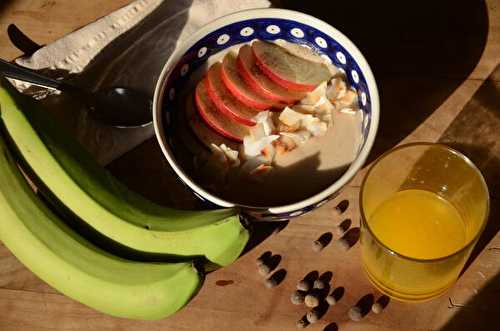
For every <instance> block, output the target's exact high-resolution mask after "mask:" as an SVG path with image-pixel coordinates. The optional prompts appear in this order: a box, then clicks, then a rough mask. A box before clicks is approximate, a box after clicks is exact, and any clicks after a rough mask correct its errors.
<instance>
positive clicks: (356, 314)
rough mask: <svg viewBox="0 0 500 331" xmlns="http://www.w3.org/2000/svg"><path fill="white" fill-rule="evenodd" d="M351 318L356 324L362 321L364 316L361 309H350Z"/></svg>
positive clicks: (356, 307)
mask: <svg viewBox="0 0 500 331" xmlns="http://www.w3.org/2000/svg"><path fill="white" fill-rule="evenodd" d="M348 314H349V318H350V319H351V320H353V321H355V322H358V321H361V318H363V314H362V311H361V308H359V307H358V306H354V307H352V308H351V309H349V313H348Z"/></svg>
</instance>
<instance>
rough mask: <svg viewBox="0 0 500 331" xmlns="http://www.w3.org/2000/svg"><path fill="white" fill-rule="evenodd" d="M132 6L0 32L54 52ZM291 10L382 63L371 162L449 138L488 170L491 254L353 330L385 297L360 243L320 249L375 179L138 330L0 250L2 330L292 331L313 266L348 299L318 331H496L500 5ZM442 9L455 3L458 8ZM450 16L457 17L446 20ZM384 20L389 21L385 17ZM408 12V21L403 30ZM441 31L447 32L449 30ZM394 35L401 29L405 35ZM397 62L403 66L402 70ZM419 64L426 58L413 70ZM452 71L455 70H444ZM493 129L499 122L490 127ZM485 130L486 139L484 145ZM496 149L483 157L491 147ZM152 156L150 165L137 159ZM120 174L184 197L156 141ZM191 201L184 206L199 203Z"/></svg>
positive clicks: (8, 10)
mask: <svg viewBox="0 0 500 331" xmlns="http://www.w3.org/2000/svg"><path fill="white" fill-rule="evenodd" d="M128 2H130V1H126V0H119V1H106V2H104V1H97V0H89V1H86V2H79V3H78V10H75V6H76V4H75V3H73V2H68V1H57V0H56V1H53V0H45V1H44V0H30V1H29V0H20V1H15V2H14V1H11V2H9V1H7V2H2V4H1V5H0V29H3V30H5V28H6V25H7V24H8V23H11V22H15V23H18V24H19V25H20V26H21V27H22V28H23V29H24V30H25V31H26V32H27V33H28V34H29V35H31V36H33V37H34V38H35V39H36V40H37V41H38V42H40V43H47V42H50V41H52V40H54V39H56V38H58V37H60V36H62V35H64V34H66V33H68V32H69V31H71V30H74V29H76V28H78V27H79V26H81V25H83V24H86V23H88V22H90V21H93V20H95V19H96V18H98V17H99V16H102V15H104V14H106V13H108V12H111V11H112V10H114V9H116V8H118V7H120V6H121V5H123V4H125V3H128ZM434 2H435V1H434ZM281 3H282V4H283V5H284V6H287V7H290V8H294V9H300V10H303V11H306V12H310V13H311V14H314V15H316V16H319V17H321V18H323V19H326V20H327V21H328V20H329V21H330V22H331V23H332V24H333V25H334V26H336V27H339V28H341V30H342V31H344V32H345V33H346V34H347V35H349V36H353V39H355V42H356V43H357V44H358V45H359V46H360V48H361V49H362V51H363V52H364V53H365V55H366V56H367V58H368V61H369V63H371V64H373V66H374V70H375V75H376V77H377V78H378V79H379V87H380V90H381V93H382V101H383V103H382V116H383V118H384V117H385V119H383V121H382V123H381V130H380V134H379V137H378V139H377V145H376V146H375V149H374V152H373V153H372V156H371V160H373V159H374V158H375V157H376V156H377V155H379V154H380V153H381V152H383V151H385V150H386V149H387V148H390V147H392V146H394V145H396V144H398V143H401V142H410V141H443V142H446V143H449V144H455V145H457V147H459V148H462V149H463V150H464V151H465V152H466V153H467V154H468V155H470V156H471V157H472V159H473V160H474V162H476V163H477V164H478V165H479V166H480V167H481V169H482V171H483V172H484V173H485V175H486V177H487V179H488V184H489V186H490V188H491V189H492V203H491V205H492V207H493V208H492V212H491V215H492V218H491V219H490V226H489V229H488V230H487V231H486V232H485V236H483V239H482V241H481V242H480V245H479V246H480V247H481V250H480V251H478V252H476V253H477V256H476V257H475V259H474V260H473V262H472V264H471V265H470V266H469V268H468V269H467V270H466V271H465V273H464V274H463V275H462V276H461V278H460V279H459V281H458V283H457V284H456V285H455V286H454V287H453V288H452V289H450V290H449V291H448V292H447V293H446V294H445V295H443V296H441V297H439V298H437V299H434V300H432V301H429V302H427V303H424V304H419V305H415V304H405V303H398V302H394V301H391V302H390V303H389V305H388V307H387V308H386V310H385V311H384V312H383V313H382V314H381V315H374V314H368V316H366V317H365V318H364V319H363V320H362V321H361V322H357V323H356V322H351V321H349V320H348V318H347V310H348V309H349V307H351V306H352V305H353V304H354V303H355V302H357V301H358V300H359V299H360V298H361V297H363V296H364V295H366V294H369V293H372V294H374V295H375V297H378V296H379V294H378V293H377V292H376V291H375V290H374V289H373V287H372V286H371V285H370V284H369V283H368V281H367V280H366V278H365V276H364V274H363V272H362V270H361V267H360V262H359V244H356V245H354V246H353V247H352V248H351V249H349V250H348V251H347V252H342V251H341V250H339V249H338V248H337V247H336V246H335V244H334V243H335V240H336V239H338V235H334V237H333V239H334V240H333V241H332V243H330V244H329V245H328V246H327V247H326V248H325V249H324V250H323V251H321V252H320V253H315V252H313V251H312V249H311V244H312V241H313V240H315V239H317V238H318V237H319V236H321V235H322V234H323V233H326V232H332V231H333V229H334V225H336V224H338V223H339V222H341V221H342V220H344V219H346V218H350V219H351V220H352V225H351V227H352V228H355V227H358V226H359V210H358V206H357V197H358V193H359V185H360V182H361V179H362V177H363V175H364V172H365V171H366V170H365V171H362V172H360V173H359V174H358V176H357V177H356V179H355V180H354V181H353V182H352V183H351V185H350V186H349V187H347V188H346V189H345V190H344V191H343V192H342V194H341V195H340V196H339V197H338V198H337V199H336V200H334V201H331V202H330V203H328V204H326V205H325V206H323V207H321V208H320V209H318V210H316V211H314V212H312V213H309V214H307V215H304V216H302V217H300V218H297V219H295V220H293V221H292V222H290V223H289V225H288V226H287V227H285V228H284V229H283V230H282V231H281V232H279V233H277V234H273V235H271V236H269V237H268V238H267V239H266V240H265V241H263V242H262V243H260V244H259V245H257V246H256V247H255V248H253V249H252V250H250V251H249V252H248V253H246V254H245V255H244V256H243V257H241V258H240V259H239V260H238V261H237V262H236V263H234V264H233V265H231V266H229V267H227V268H224V269H222V270H218V271H216V272H213V273H211V274H209V275H208V277H207V279H206V282H205V286H204V287H203V288H202V290H201V291H200V293H199V294H198V295H197V296H196V298H195V299H194V300H193V301H192V302H191V303H190V304H189V305H188V306H187V307H186V308H185V309H183V310H182V311H180V312H179V313H178V314H176V315H175V316H173V317H172V318H170V319H167V320H163V321H156V322H141V321H129V320H124V319H118V318H112V317H109V316H105V315H103V314H100V313H98V312H95V311H94V310H92V309H90V308H87V307H85V306H83V305H81V304H79V303H77V302H75V301H73V300H71V299H69V298H67V297H65V296H63V295H61V294H59V293H57V291H55V290H54V289H52V288H51V287H49V286H48V285H46V284H45V283H43V282H42V281H40V280H39V279H38V278H37V277H36V276H34V275H33V274H32V273H31V272H29V271H28V270H27V269H26V268H25V267H23V266H22V265H21V264H20V263H19V262H18V261H17V259H16V258H15V257H13V256H12V255H11V254H10V253H9V252H8V250H7V249H6V248H5V247H4V246H0V313H1V316H2V318H0V330H2V331H4V330H5V331H11V330H23V331H24V330H26V331H31V330H36V331H39V330H72V331H80V330H82V331H83V330H134V331H135V330H155V331H156V330H176V331H177V330H179V331H182V330H202V331H204V330H207V331H208V330H224V331H225V330H241V331H246V330H248V331H271V330H272V331H275V330H293V329H295V325H294V324H295V321H296V320H298V319H299V318H300V317H302V316H303V315H304V314H305V313H306V309H305V308H304V307H301V306H294V305H292V304H291V303H290V302H289V296H290V293H291V292H292V290H293V289H294V286H295V284H296V282H297V281H298V280H300V279H301V278H302V277H303V276H304V275H305V274H306V273H308V272H310V271H313V270H317V271H318V272H320V273H322V272H326V271H331V272H332V273H333V279H332V286H333V287H340V286H342V287H344V288H345V295H344V297H343V298H342V299H341V300H340V301H339V303H338V304H337V305H336V306H335V307H333V308H331V309H330V310H329V311H328V312H327V313H326V315H325V316H324V317H323V318H322V319H321V321H320V322H318V323H317V324H316V325H312V326H309V327H308V330H313V331H315V330H318V331H319V330H325V331H328V330H337V329H336V328H335V327H334V326H331V327H329V328H326V327H327V325H329V324H331V323H336V326H337V328H338V330H342V331H350V330H376V331H386V330H494V328H495V327H494V325H496V323H495V321H494V318H496V316H497V315H498V314H495V313H499V312H500V309H499V308H498V304H497V303H496V300H497V299H496V298H497V297H498V293H499V291H500V250H499V249H498V248H500V236H499V235H498V221H497V220H498V216H500V215H499V214H498V213H499V211H498V207H496V206H500V201H499V199H500V196H499V193H500V192H498V189H499V188H498V183H499V179H498V178H500V176H498V175H500V174H499V173H498V171H499V170H498V169H500V164H498V158H499V157H500V150H499V147H498V143H497V141H499V138H500V132H499V131H498V129H497V126H496V125H497V124H498V123H497V121H498V119H499V118H500V116H499V115H498V114H499V113H498V106H497V105H498V100H500V92H499V91H500V86H499V85H498V84H497V83H496V82H498V81H500V69H496V71H495V68H497V66H498V64H499V63H500V0H491V1H487V2H481V1H480V2H476V1H474V3H479V5H478V6H475V7H471V3H470V2H467V1H464V3H465V4H464V5H459V4H458V3H462V2H453V4H454V5H453V7H446V5H443V4H436V5H435V7H433V9H435V10H434V12H432V10H430V9H429V8H427V9H426V10H427V11H429V12H430V13H426V14H425V15H424V14H421V15H424V16H418V15H419V14H418V11H414V12H415V13H414V16H411V15H408V13H407V12H403V11H400V12H398V10H399V9H401V8H399V7H394V8H392V9H391V8H386V7H384V6H386V5H381V6H382V7H381V8H373V7H372V5H368V4H366V3H364V4H362V5H363V6H368V8H364V9H365V10H366V12H360V9H361V8H359V6H358V7H356V5H355V4H354V3H352V2H348V3H347V4H340V3H339V2H335V8H334V9H335V10H332V8H330V7H328V6H330V5H328V4H316V5H310V3H308V6H307V8H303V6H304V2H303V1H300V2H294V1H281ZM318 3H319V2H318ZM435 3H437V2H435ZM443 3H447V6H452V5H451V2H446V1H444V2H443ZM325 6H326V7H325ZM412 6H413V5H412ZM415 6H417V5H415ZM461 6H462V7H461ZM446 8H453V10H451V9H450V12H447V11H446ZM413 9H419V7H418V8H417V7H415V8H413ZM420 9H421V8H420ZM354 10H356V12H357V13H360V14H359V17H360V19H359V20H358V19H356V18H352V17H349V19H348V18H346V17H345V13H346V12H352V11H354ZM383 10H386V11H388V13H383ZM467 12H469V13H471V14H470V15H469V18H470V19H469V20H467V21H466V22H467V25H466V26H467V28H468V30H467V29H465V30H464V29H459V30H458V32H457V31H448V32H447V31H446V29H444V30H443V31H441V30H439V31H437V32H436V25H433V23H429V22H434V21H435V20H436V18H440V17H441V18H443V17H444V18H446V19H447V22H448V23H449V26H451V27H457V22H464V21H461V18H462V15H465V14H466V13H467ZM375 13H377V14H378V15H375ZM395 13H397V14H399V15H402V16H403V18H401V17H399V18H398V19H395V20H393V21H392V23H391V22H390V21H388V20H390V19H392V18H393V17H394V16H396V14H395ZM367 15H373V17H374V18H373V19H371V18H369V17H367ZM405 15H407V16H406V17H407V19H408V22H409V23H405V21H404V17H405ZM440 15H441V16H440ZM422 17H426V18H427V19H428V22H420V23H418V22H417V21H419V20H418V18H422ZM362 19H365V20H368V21H363V20H362ZM384 19H385V20H386V21H384ZM432 19H434V21H432ZM445 21H446V20H445ZM363 22H365V23H363ZM366 22H368V23H366ZM424 23H425V24H424ZM445 23H446V22H445ZM363 24H371V26H372V27H373V28H372V30H374V32H366V27H364V28H363ZM376 24H378V25H376ZM391 24H396V25H395V26H394V25H391ZM437 26H438V27H440V28H443V27H446V24H443V25H437ZM484 26H486V31H484V29H485V28H484ZM394 27H399V30H397V29H394ZM361 28H363V29H364V31H365V32H363V31H362V30H363V29H361ZM360 29H361V30H360ZM393 30H394V31H393ZM381 32H384V33H385V34H384V36H385V39H384V40H380V39H375V35H376V34H379V33H381ZM473 32H474V33H473ZM481 33H482V34H481ZM436 35H437V36H436ZM462 37H463V38H462ZM5 38H6V37H5V35H4V34H2V35H0V56H2V57H4V58H12V57H14V56H17V55H19V53H18V52H17V51H16V50H14V49H13V48H12V47H11V46H9V45H8V42H7V41H6V39H5ZM445 39H446V40H447V41H446V42H444V41H443V40H445ZM458 40H461V41H462V43H459V42H458ZM440 41H441V43H444V45H443V50H444V52H443V54H436V55H435V56H432V55H433V54H432V53H431V55H430V56H427V57H426V56H424V55H426V54H425V51H429V52H434V51H438V50H439V48H438V49H436V46H439V45H440ZM429 46H434V48H428V47H429ZM459 46H460V47H461V48H462V49H464V52H463V53H456V52H458V51H457V49H459V48H460V47H459ZM398 48H400V49H398ZM391 52H398V53H391ZM412 53H413V54H412ZM391 54H398V56H402V58H400V59H398V60H397V61H396V62H394V61H392V58H390V56H391ZM433 59H434V60H436V59H437V61H438V62H437V64H436V63H434V64H433V63H432V61H433ZM398 61H399V62H398ZM412 61H413V62H415V61H420V62H419V63H418V65H415V66H413V67H412V66H411V63H412ZM447 61H449V62H450V63H449V64H446V62H447ZM395 64H397V65H395ZM425 68H428V70H424V69H425ZM410 69H411V70H410ZM416 69H418V70H416ZM492 100H496V103H495V101H492ZM401 114H404V115H401ZM474 119H475V120H477V121H478V122H477V123H476V122H474V121H473V120H474ZM486 120H488V122H484V121H486ZM481 121H483V122H481ZM478 127H480V132H481V133H484V132H486V134H483V135H482V136H474V135H473V132H474V131H475V130H476V128H478ZM485 147H486V149H487V151H486V152H484V151H482V150H481V148H483V149H484V148H485ZM478 150H479V151H478ZM146 159H147V160H148V162H142V161H141V162H139V161H137V160H146ZM110 170H111V171H112V172H113V173H114V174H115V175H116V176H117V177H119V178H120V179H121V180H122V181H123V182H125V183H126V184H127V185H129V186H130V187H131V188H133V189H134V190H137V191H138V192H141V193H142V194H144V195H146V196H147V197H149V198H151V199H153V200H156V201H158V202H161V203H164V204H182V202H183V201H185V200H184V199H183V197H182V196H179V195H177V194H173V193H172V192H174V190H172V186H171V185H174V186H175V187H182V186H181V185H180V184H179V183H178V182H176V181H175V179H172V175H171V172H170V170H169V169H168V165H167V164H166V163H165V161H164V160H163V158H162V156H161V154H160V151H159V150H158V147H157V145H156V142H155V140H150V141H148V142H146V143H145V144H143V145H141V146H139V147H137V148H136V149H135V150H133V151H132V152H130V153H129V154H127V155H125V156H124V157H122V158H121V159H119V160H117V161H115V162H114V163H113V164H112V165H111V166H110ZM144 178H146V179H147V180H144ZM175 191H176V192H178V191H177V190H175ZM183 194H186V196H187V195H188V194H189V193H188V192H184V193H183ZM343 199H347V200H348V201H349V202H350V206H349V208H348V209H347V211H346V212H345V213H344V214H343V215H341V217H338V216H334V213H333V209H334V207H335V206H336V204H337V203H338V202H339V201H341V200H343ZM186 201H187V199H186ZM262 227H263V226H262V225H261V228H258V229H257V232H258V233H264V232H265V231H264V230H263V228H262ZM268 250H269V251H271V252H273V254H279V255H280V256H281V262H280V264H279V266H278V267H277V269H281V268H283V269H285V270H286V277H285V279H284V280H283V282H282V283H281V284H279V285H278V286H277V287H276V288H274V289H271V290H269V289H266V288H265V287H264V285H263V281H264V278H263V277H262V276H260V275H259V274H258V273H257V272H256V266H255V259H256V258H257V257H258V256H259V255H260V254H262V253H263V252H265V251H268ZM218 281H219V283H218V284H227V285H225V286H220V285H217V282H218ZM221 281H222V282H221ZM229 281H231V282H229ZM450 300H451V303H450Z"/></svg>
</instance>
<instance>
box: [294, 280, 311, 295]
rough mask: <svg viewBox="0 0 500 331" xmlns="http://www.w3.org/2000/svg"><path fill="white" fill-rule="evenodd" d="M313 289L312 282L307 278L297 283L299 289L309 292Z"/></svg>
mask: <svg viewBox="0 0 500 331" xmlns="http://www.w3.org/2000/svg"><path fill="white" fill-rule="evenodd" d="M310 289H311V283H309V282H308V281H307V280H301V281H300V282H298V283H297V290H300V291H304V292H307V291H309V290H310Z"/></svg>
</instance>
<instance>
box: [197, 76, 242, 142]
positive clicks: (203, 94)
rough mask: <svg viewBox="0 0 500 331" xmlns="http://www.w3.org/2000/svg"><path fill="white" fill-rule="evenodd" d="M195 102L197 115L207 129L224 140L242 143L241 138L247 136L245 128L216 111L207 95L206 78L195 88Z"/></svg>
mask: <svg viewBox="0 0 500 331" xmlns="http://www.w3.org/2000/svg"><path fill="white" fill-rule="evenodd" d="M195 101H196V108H197V109H198V113H199V114H200V116H201V118H203V120H204V121H205V123H206V124H207V125H208V126H209V127H211V128H212V129H213V130H215V131H216V132H218V133H219V134H221V135H222V136H224V137H226V138H229V139H231V140H234V141H236V142H243V137H244V136H246V135H247V134H248V129H247V127H245V126H244V125H241V124H239V123H236V122H235V121H232V120H231V119H230V118H228V117H226V116H225V115H223V114H221V113H220V112H219V111H218V110H217V107H216V106H215V104H214V103H213V102H212V100H211V99H210V96H209V95H208V91H207V81H206V78H204V79H203V80H202V81H200V82H199V83H198V85H197V86H196V92H195Z"/></svg>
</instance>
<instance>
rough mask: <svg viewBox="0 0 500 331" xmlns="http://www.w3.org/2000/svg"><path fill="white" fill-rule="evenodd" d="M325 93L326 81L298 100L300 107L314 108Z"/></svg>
mask: <svg viewBox="0 0 500 331" xmlns="http://www.w3.org/2000/svg"><path fill="white" fill-rule="evenodd" d="M325 93H326V81H325V82H322V83H321V84H319V85H318V86H317V87H316V88H315V89H314V90H313V91H311V92H308V93H307V94H306V96H305V97H304V98H303V99H302V100H300V103H301V104H302V105H308V106H314V105H317V104H318V102H320V101H321V98H324V96H325Z"/></svg>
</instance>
